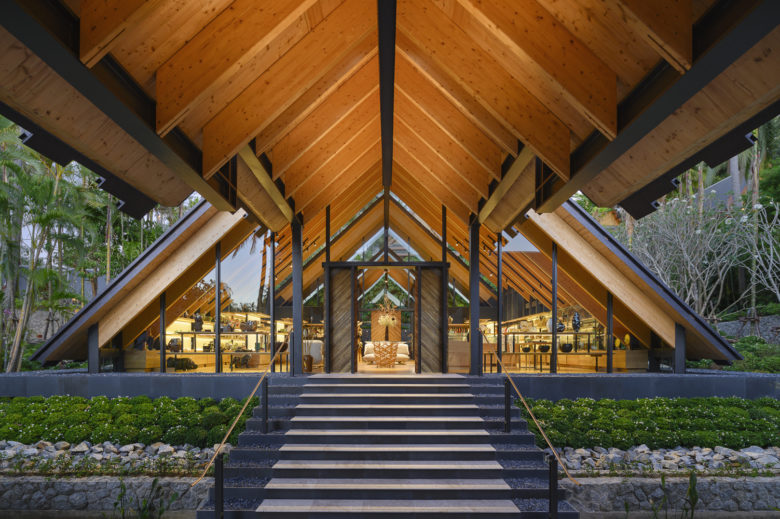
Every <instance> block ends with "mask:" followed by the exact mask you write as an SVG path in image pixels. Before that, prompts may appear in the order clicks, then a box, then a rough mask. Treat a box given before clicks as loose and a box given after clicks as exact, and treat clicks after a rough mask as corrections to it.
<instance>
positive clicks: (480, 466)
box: [273, 460, 503, 470]
mask: <svg viewBox="0 0 780 519" xmlns="http://www.w3.org/2000/svg"><path fill="white" fill-rule="evenodd" d="M273 468H275V469H287V468H301V469H325V468H327V469H455V468H457V469H465V470H485V469H499V470H502V469H503V467H502V466H501V464H500V463H498V462H497V461H461V460H437V461H427V460H416V461H413V460H384V461H368V462H366V461H349V460H341V461H340V460H279V461H277V462H276V463H275V464H274V465H273Z"/></svg>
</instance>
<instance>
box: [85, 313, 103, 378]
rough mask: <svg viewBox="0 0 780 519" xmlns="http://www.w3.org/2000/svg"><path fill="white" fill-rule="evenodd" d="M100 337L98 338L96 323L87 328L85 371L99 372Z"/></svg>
mask: <svg viewBox="0 0 780 519" xmlns="http://www.w3.org/2000/svg"><path fill="white" fill-rule="evenodd" d="M99 341H100V339H99V338H98V323H95V324H93V325H92V326H90V327H89V328H88V329H87V371H88V372H90V373H100V342H99Z"/></svg>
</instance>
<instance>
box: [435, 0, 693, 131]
mask: <svg viewBox="0 0 780 519" xmlns="http://www.w3.org/2000/svg"><path fill="white" fill-rule="evenodd" d="M688 3H689V4H690V1H689V2H688ZM445 4H448V5H447V6H446V7H444V10H445V12H447V14H449V15H450V16H451V17H452V19H453V20H454V21H455V22H456V23H458V25H460V27H461V28H463V29H464V30H465V31H466V32H467V33H469V34H470V35H472V37H473V39H474V40H475V41H476V42H477V43H478V44H479V45H480V46H482V47H483V48H484V49H485V50H486V51H488V52H490V54H491V56H494V57H495V58H496V59H497V60H498V61H499V63H501V64H502V65H503V66H504V68H506V69H507V71H509V72H510V73H511V74H512V75H513V76H514V77H515V78H516V79H517V80H518V81H520V82H522V83H523V84H524V85H526V87H527V88H528V89H529V90H530V91H531V92H532V93H533V94H534V95H535V96H536V97H537V98H539V100H541V101H542V102H544V103H545V104H546V105H547V107H548V108H550V109H551V110H552V111H554V112H556V113H558V115H559V117H560V118H561V119H562V120H564V121H567V122H570V123H571V122H572V121H574V120H576V119H579V118H580V117H585V118H586V119H587V120H588V121H590V123H591V124H592V125H593V126H595V127H596V128H597V129H598V130H599V131H600V132H601V133H602V134H604V135H606V136H607V137H609V138H614V137H615V135H616V133H617V75H616V74H615V72H613V71H612V70H610V69H609V67H607V65H606V64H604V62H603V61H601V59H600V58H599V57H598V56H596V55H595V54H594V53H593V52H592V51H591V50H590V49H589V48H588V47H586V46H585V45H584V44H583V43H581V42H580V41H579V39H577V38H576V37H575V36H574V35H573V34H571V33H570V32H569V31H568V30H567V29H566V28H565V27H564V26H563V25H562V24H561V23H559V22H558V20H556V19H555V18H554V17H553V16H552V15H551V14H550V13H549V12H547V11H546V10H545V9H544V8H543V7H542V6H541V5H539V4H538V3H537V2H535V1H533V0H526V1H524V2H523V3H522V4H518V3H517V2H513V1H511V0H491V1H490V2H477V1H476V0H452V1H450V2H446V3H445ZM438 5H439V6H440V7H442V4H441V3H439V4H438ZM689 11H690V5H689ZM561 101H563V103H562V102H561ZM563 104H568V105H571V107H573V108H574V110H573V111H574V114H572V115H573V117H566V116H565V115H564V113H562V112H558V110H561V109H562V108H563V106H562V105H563ZM566 108H567V109H568V110H571V108H570V107H566ZM577 112H579V113H577ZM569 126H570V127H572V128H573V127H574V125H573V124H569Z"/></svg>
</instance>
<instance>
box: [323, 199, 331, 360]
mask: <svg viewBox="0 0 780 519" xmlns="http://www.w3.org/2000/svg"><path fill="white" fill-rule="evenodd" d="M323 271H324V275H325V279H324V283H323V284H324V288H323V290H324V293H323V296H322V320H323V321H324V324H325V326H323V330H322V331H323V339H324V341H323V342H324V346H325V347H324V349H325V351H324V352H323V353H322V356H323V359H322V366H323V371H325V373H330V323H331V316H330V205H328V206H326V207H325V264H324V265H323Z"/></svg>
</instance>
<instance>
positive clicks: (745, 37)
mask: <svg viewBox="0 0 780 519" xmlns="http://www.w3.org/2000/svg"><path fill="white" fill-rule="evenodd" d="M755 4H756V5H755V7H754V8H753V9H752V10H751V11H749V12H744V11H743V10H739V12H735V11H734V10H731V9H726V10H725V11H723V13H722V14H721V13H720V12H718V13H716V14H717V15H720V17H719V19H717V20H712V21H711V22H710V23H712V24H718V23H726V22H727V21H728V20H723V19H722V18H725V17H728V18H733V17H734V16H738V15H744V16H742V18H741V19H739V21H737V22H736V23H735V24H733V25H732V29H731V30H730V31H728V32H727V33H725V34H722V33H721V32H719V31H716V32H718V34H706V33H707V29H708V28H709V27H702V28H701V29H702V31H701V32H702V33H705V34H704V36H703V38H702V39H703V40H704V39H707V40H708V41H712V40H714V41H712V43H711V45H709V46H708V47H706V50H705V51H704V52H703V53H702V54H701V56H700V57H698V58H697V59H695V61H694V63H693V65H692V66H691V68H690V70H689V71H688V72H686V73H685V74H683V75H682V76H681V77H679V78H677V79H676V80H674V82H672V83H671V84H670V85H669V86H668V87H666V86H665V85H668V83H667V82H670V78H669V76H668V74H667V75H664V74H663V73H662V72H663V71H660V70H659V71H658V72H659V73H657V74H654V75H652V76H651V77H650V78H649V79H648V81H647V82H646V83H644V84H642V85H640V87H638V89H637V90H636V95H631V96H629V97H628V98H627V99H626V100H625V101H623V102H622V103H621V105H620V107H619V111H620V113H621V116H622V119H621V120H619V127H618V135H617V137H616V138H615V139H614V140H613V141H611V142H609V141H607V140H606V139H604V138H603V137H601V136H599V135H594V136H592V137H591V138H589V139H588V140H586V141H585V142H584V143H583V144H582V145H581V146H580V147H579V148H578V149H577V150H575V151H574V152H573V153H572V156H571V165H572V175H571V179H570V180H569V181H568V182H566V183H563V182H558V185H557V186H556V187H557V189H556V190H555V191H554V192H553V193H552V194H551V195H550V196H549V197H548V198H547V199H546V200H544V201H543V202H542V204H541V205H539V207H537V209H536V210H537V211H538V212H549V211H553V210H554V209H555V208H557V207H558V206H560V205H561V204H562V203H564V202H565V201H566V200H568V199H569V198H570V197H571V196H572V195H574V193H576V192H577V191H580V190H582V189H583V188H584V187H585V186H586V185H587V184H588V183H589V182H590V181H591V180H593V179H594V178H596V176H597V175H598V174H599V173H601V172H602V171H604V170H605V169H607V168H608V167H609V166H610V165H611V164H612V163H613V162H615V161H616V160H617V159H618V158H619V157H620V156H622V155H623V154H624V153H626V152H627V151H628V150H629V149H631V148H632V147H633V146H634V145H635V144H637V143H638V142H639V141H640V140H642V139H643V138H644V137H645V136H646V135H647V134H649V133H650V132H651V131H653V129H655V128H656V127H658V126H659V125H660V124H661V123H662V122H663V121H664V119H666V118H667V117H669V116H670V115H672V114H673V113H674V111H675V110H677V109H678V108H679V107H680V106H682V105H683V104H684V103H685V102H686V101H688V100H689V99H691V98H692V97H693V96H694V95H696V94H697V93H698V92H699V91H700V90H702V89H703V88H704V87H705V86H706V85H707V84H708V83H710V82H711V81H712V80H713V79H715V78H716V77H717V76H718V75H719V74H721V73H722V72H723V71H724V70H726V69H727V68H728V67H729V66H730V65H731V64H732V63H734V62H735V61H736V60H737V59H739V57H740V56H742V55H743V54H744V53H746V52H747V51H748V50H750V48H751V47H753V46H754V45H756V44H757V43H758V42H759V41H760V40H761V39H762V38H764V37H765V36H766V35H767V34H768V33H769V32H770V31H772V30H773V29H775V28H776V27H777V20H779V19H780V2H776V1H772V0H765V1H759V2H755ZM740 5H741V4H740ZM735 9H736V8H735ZM696 29H697V28H694V45H696V38H695V36H696V32H697V30H696ZM701 45H702V46H706V42H704V41H702V42H701ZM671 72H672V73H674V71H671ZM675 75H676V74H675ZM659 90H660V91H662V93H660V94H658V95H656V96H654V97H653V92H656V91H659ZM648 95H649V96H651V98H650V99H648V97H647V96H648Z"/></svg>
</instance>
